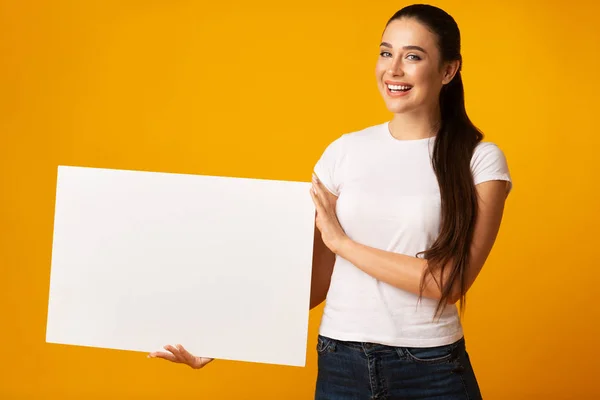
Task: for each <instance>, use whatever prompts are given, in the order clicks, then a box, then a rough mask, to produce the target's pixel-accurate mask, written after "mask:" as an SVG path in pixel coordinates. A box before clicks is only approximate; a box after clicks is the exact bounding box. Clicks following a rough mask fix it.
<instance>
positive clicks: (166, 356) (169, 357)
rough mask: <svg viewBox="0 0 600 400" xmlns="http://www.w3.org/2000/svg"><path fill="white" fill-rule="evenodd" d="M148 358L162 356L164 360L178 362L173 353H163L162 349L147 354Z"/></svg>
mask: <svg viewBox="0 0 600 400" xmlns="http://www.w3.org/2000/svg"><path fill="white" fill-rule="evenodd" d="M148 358H162V359H164V360H168V361H172V362H179V360H177V357H175V356H174V355H173V354H171V353H165V352H163V351H155V352H152V353H150V354H149V355H148Z"/></svg>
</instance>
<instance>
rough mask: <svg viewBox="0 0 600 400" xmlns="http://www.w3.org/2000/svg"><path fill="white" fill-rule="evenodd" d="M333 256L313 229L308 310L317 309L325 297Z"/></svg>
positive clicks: (317, 232)
mask: <svg viewBox="0 0 600 400" xmlns="http://www.w3.org/2000/svg"><path fill="white" fill-rule="evenodd" d="M334 264H335V254H334V253H333V252H332V251H331V250H329V248H327V246H325V244H324V243H323V241H322V240H321V234H320V232H319V231H318V230H317V229H316V228H315V241H314V247H313V264H312V278H311V285H310V309H313V308H315V307H317V306H318V305H319V304H321V303H322V302H323V301H325V298H326V297H327V292H328V291H329V284H330V283H331V274H332V273H333V265H334Z"/></svg>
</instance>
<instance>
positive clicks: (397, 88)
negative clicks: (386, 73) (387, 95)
mask: <svg viewBox="0 0 600 400" xmlns="http://www.w3.org/2000/svg"><path fill="white" fill-rule="evenodd" d="M387 86H388V88H389V89H390V90H408V89H410V88H411V86H402V85H387Z"/></svg>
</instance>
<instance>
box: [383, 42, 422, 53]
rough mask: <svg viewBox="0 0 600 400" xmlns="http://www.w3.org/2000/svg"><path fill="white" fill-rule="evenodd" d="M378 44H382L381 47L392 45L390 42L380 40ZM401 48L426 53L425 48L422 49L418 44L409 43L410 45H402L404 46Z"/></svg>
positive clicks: (390, 46)
mask: <svg viewBox="0 0 600 400" xmlns="http://www.w3.org/2000/svg"><path fill="white" fill-rule="evenodd" d="M380 46H382V47H389V48H390V49H391V48H392V47H393V46H392V45H391V44H389V43H387V42H382V43H381V44H380ZM402 48H403V49H404V50H418V51H421V52H423V53H425V54H427V52H426V51H425V49H424V48H422V47H420V46H414V45H411V46H404V47H402Z"/></svg>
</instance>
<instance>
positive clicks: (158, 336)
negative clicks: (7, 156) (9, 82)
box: [46, 166, 315, 366]
mask: <svg viewBox="0 0 600 400" xmlns="http://www.w3.org/2000/svg"><path fill="white" fill-rule="evenodd" d="M310 185H311V184H310V183H308V182H288V181H273V180H272V181H270V180H260V179H244V178H225V177H211V176H198V175H185V174H170V173H158V172H141V171H124V170H114V169H113V170H111V169H101V168H83V167H67V166H59V167H58V181H57V191H56V212H55V221H54V238H53V251H52V266H51V279H50V297H49V304H48V321H47V332H46V341H47V342H49V343H59V344H67V345H78V346H91V347H100V348H110V349H120V350H129V351H140V352H151V351H156V350H161V349H162V348H163V346H164V345H166V344H178V343H180V344H182V345H183V346H184V347H186V348H187V349H188V350H189V351H190V352H191V353H192V354H195V355H197V356H203V357H212V358H217V359H225V360H238V361H249V362H260V363H269V364H282V365H292V366H304V365H305V358H306V344H307V331H308V312H309V301H310V300H309V298H310V279H311V267H312V249H313V236H314V214H315V208H314V205H313V203H312V199H311V197H310V192H309V190H310Z"/></svg>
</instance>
